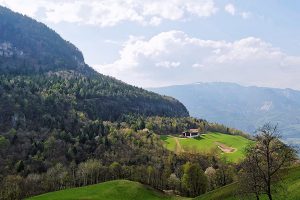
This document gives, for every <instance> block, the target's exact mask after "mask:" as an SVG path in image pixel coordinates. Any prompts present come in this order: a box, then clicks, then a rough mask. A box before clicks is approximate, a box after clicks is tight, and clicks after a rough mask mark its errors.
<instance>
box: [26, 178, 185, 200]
mask: <svg viewBox="0 0 300 200" xmlns="http://www.w3.org/2000/svg"><path fill="white" fill-rule="evenodd" d="M48 199H49V200H50V199H57V200H59V199H64V200H68V199H69V200H71V199H72V200H76V199H78V200H79V199H90V200H104V199H105V200H110V199H112V200H140V199H143V200H160V199H161V200H171V199H178V200H179V199H182V200H183V199H188V198H180V197H172V196H167V195H165V194H163V193H161V192H159V191H156V190H154V189H151V188H149V187H147V186H144V185H142V184H140V183H136V182H132V181H125V180H120V181H109V182H105V183H101V184H97V185H91V186H87V187H81V188H73V189H68V190H62V191H58V192H51V193H48V194H43V195H39V196H36V197H32V198H29V199H28V200H48Z"/></svg>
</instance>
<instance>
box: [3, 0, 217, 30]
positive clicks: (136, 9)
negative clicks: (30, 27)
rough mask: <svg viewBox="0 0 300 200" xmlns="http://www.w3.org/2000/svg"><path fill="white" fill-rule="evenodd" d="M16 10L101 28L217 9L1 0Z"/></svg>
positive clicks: (202, 2) (190, 0) (140, 1)
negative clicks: (40, 13) (41, 13)
mask: <svg viewBox="0 0 300 200" xmlns="http://www.w3.org/2000/svg"><path fill="white" fill-rule="evenodd" d="M0 4H1V5H4V6H7V7H9V8H11V9H13V10H15V11H18V12H21V13H23V14H26V15H29V16H31V17H40V15H38V12H39V11H41V10H42V11H43V12H44V13H43V15H42V16H44V19H42V20H46V21H49V22H53V23H59V22H70V23H79V24H90V25H95V26H100V27H107V26H115V25H116V24H118V23H120V22H123V21H131V22H136V23H139V24H142V25H152V26H157V25H159V24H161V22H162V20H173V21H174V20H183V19H185V18H188V17H190V16H196V17H209V16H211V15H214V14H215V13H216V12H217V8H216V6H215V4H214V1H213V0H168V1H160V0H89V1H86V0H61V1H60V0H26V1H24V0H0Z"/></svg>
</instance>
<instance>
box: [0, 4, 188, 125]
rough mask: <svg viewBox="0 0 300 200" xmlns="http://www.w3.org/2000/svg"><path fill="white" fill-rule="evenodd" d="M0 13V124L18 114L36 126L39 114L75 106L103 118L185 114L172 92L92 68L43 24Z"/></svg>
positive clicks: (58, 114) (57, 116)
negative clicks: (154, 90) (158, 91)
mask: <svg viewBox="0 0 300 200" xmlns="http://www.w3.org/2000/svg"><path fill="white" fill-rule="evenodd" d="M0 18H1V21H0V30H1V31H0V72H1V82H0V91H1V93H0V100H1V101H0V102H1V103H0V108H1V109H2V112H1V115H0V122H1V128H2V129H3V128H9V127H14V128H15V126H16V125H17V124H18V123H19V122H20V121H22V120H23V122H24V123H21V122H20V123H21V124H23V128H24V125H25V126H26V127H27V128H28V127H30V126H31V122H33V121H35V125H37V126H39V127H42V126H43V123H42V121H43V120H44V121H45V120H47V124H53V125H54V124H55V123H63V121H64V120H62V119H65V116H68V115H69V114H70V113H73V114H74V113H77V114H78V112H82V114H83V115H85V116H86V117H88V118H91V119H103V120H115V119H117V118H119V117H121V116H122V115H123V114H140V115H146V116H151V115H161V116H188V112H187V110H186V108H185V107H184V106H183V105H182V104H181V103H180V102H179V101H177V100H175V99H173V98H170V97H165V96H164V97H163V96H160V95H157V94H155V93H152V92H148V91H146V90H143V89H141V88H137V87H133V86H130V85H128V84H125V83H123V82H121V81H118V80H116V79H114V78H111V77H107V76H103V75H101V74H99V73H97V72H95V71H94V70H93V69H92V68H90V67H89V66H87V65H86V64H85V63H84V59H83V56H82V53H81V52H80V51H79V50H78V49H77V48H76V47H75V46H74V45H72V44H71V43H69V42H67V41H65V40H63V39H62V38H61V37H60V36H59V35H58V34H57V33H55V32H54V31H52V30H51V29H49V28H48V27H46V26H45V25H43V24H41V23H38V22H36V21H35V20H33V19H30V18H28V17H26V16H22V15H20V14H17V13H13V12H12V11H10V10H8V9H6V8H4V7H0ZM36 120H38V121H36ZM48 120H49V121H48ZM53 121H55V122H53ZM48 122H50V123H48ZM44 124H45V123H44ZM51 126H52V125H51ZM54 126H55V127H57V126H60V125H54Z"/></svg>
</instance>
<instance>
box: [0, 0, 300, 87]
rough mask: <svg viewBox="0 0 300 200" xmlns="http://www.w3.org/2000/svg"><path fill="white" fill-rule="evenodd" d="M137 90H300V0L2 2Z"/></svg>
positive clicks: (52, 0)
mask: <svg viewBox="0 0 300 200" xmlns="http://www.w3.org/2000/svg"><path fill="white" fill-rule="evenodd" d="M0 5H2V6H6V7H8V8H11V9H12V10H14V11H17V12H20V13H22V14H26V15H28V16H30V17H32V18H34V19H36V20H38V21H41V22H43V23H45V24H46V25H48V26H49V27H50V28H52V29H54V30H55V31H56V32H57V33H59V34H60V35H61V36H62V37H63V38H64V39H66V40H68V41H70V42H72V43H73V44H75V45H76V46H77V47H78V48H79V49H80V50H81V51H82V52H83V55H84V57H85V61H86V63H87V64H89V65H90V66H92V67H93V68H94V69H95V70H97V71H98V72H100V73H103V74H105V75H110V76H113V77H116V78H117V79H120V80H122V81H124V82H126V83H129V84H133V85H136V86H140V87H160V86H167V85H179V84H188V83H194V82H215V81H217V82H234V83H238V84H241V85H256V86H266V87H276V88H292V89H298V90H299V89H300V51H299V50H300V37H299V36H300V26H299V25H300V24H299V22H300V1H295V0H284V1H283V0H264V1H261V0H239V1H237V0H168V1H161V0H122V1H121V0H89V1H87V0H0ZM0 20H1V19H0Z"/></svg>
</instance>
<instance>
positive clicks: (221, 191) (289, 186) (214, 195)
mask: <svg viewBox="0 0 300 200" xmlns="http://www.w3.org/2000/svg"><path fill="white" fill-rule="evenodd" d="M283 182H284V187H283V188H284V189H283V190H281V192H279V193H278V194H275V195H274V199H284V200H299V199H300V166H298V167H294V168H291V169H289V170H288V174H287V176H286V177H285V179H284V181H283ZM236 189H237V184H236V183H233V184H231V185H227V186H224V187H222V188H218V189H216V190H214V191H211V192H208V193H206V194H204V195H201V196H199V197H197V198H195V200H220V199H222V200H239V198H237V197H234V196H235V192H236ZM243 199H245V198H243ZM252 199H253V198H252ZM261 199H262V200H267V197H261ZM245 200H246V199H245Z"/></svg>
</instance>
